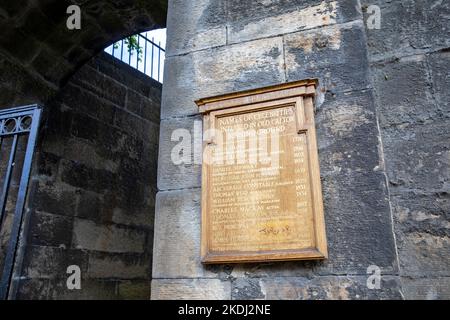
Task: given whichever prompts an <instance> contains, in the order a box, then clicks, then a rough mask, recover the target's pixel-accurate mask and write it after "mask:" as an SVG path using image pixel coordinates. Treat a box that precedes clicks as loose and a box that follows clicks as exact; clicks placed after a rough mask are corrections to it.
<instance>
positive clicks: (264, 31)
mask: <svg viewBox="0 0 450 320" xmlns="http://www.w3.org/2000/svg"><path fill="white" fill-rule="evenodd" d="M262 8H264V9H262ZM358 9H359V6H358V4H357V1H354V0H351V1H300V2H299V1H295V2H292V1H260V0H253V1H238V0H233V1H231V3H230V4H229V12H228V19H229V24H230V27H229V29H228V41H229V42H230V43H235V42H242V41H248V40H253V39H258V38H264V37H269V36H276V35H280V34H288V33H292V32H296V31H300V30H306V29H312V28H318V27H321V26H326V25H331V24H336V23H342V22H347V21H350V20H354V19H361V18H362V14H361V12H359V10H358ZM267 26H270V28H268V27H267Z"/></svg>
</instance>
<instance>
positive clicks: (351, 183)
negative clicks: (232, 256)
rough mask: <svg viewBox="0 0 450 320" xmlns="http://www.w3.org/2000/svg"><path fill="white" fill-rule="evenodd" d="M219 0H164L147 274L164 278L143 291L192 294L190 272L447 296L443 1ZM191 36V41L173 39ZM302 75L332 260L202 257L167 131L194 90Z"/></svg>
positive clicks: (190, 118)
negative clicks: (308, 92)
mask: <svg viewBox="0 0 450 320" xmlns="http://www.w3.org/2000/svg"><path fill="white" fill-rule="evenodd" d="M360 2H362V6H361V5H360ZM223 3H224V1H219V0H218V1H199V2H196V4H195V5H193V4H186V3H184V2H183V3H181V1H174V2H173V3H172V4H171V7H170V10H169V17H168V22H169V25H168V28H169V29H168V30H169V44H168V47H169V52H168V55H169V56H170V57H169V58H168V60H167V66H166V70H165V77H164V79H165V85H164V90H163V101H162V118H163V121H162V125H161V137H160V141H161V143H160V160H159V161H160V167H159V170H158V183H159V184H158V185H159V188H160V189H162V190H167V191H164V192H160V193H159V195H158V205H157V213H156V214H157V224H156V228H157V232H156V233H155V234H156V238H155V249H154V250H155V259H154V268H155V269H154V274H153V276H154V280H153V283H154V284H156V286H157V287H158V286H161V283H162V282H164V283H170V289H167V290H166V291H164V294H154V295H152V298H153V299H158V298H168V297H169V296H170V295H171V294H172V295H173V297H180V298H185V297H191V296H192V294H193V293H192V292H191V289H190V290H188V291H186V289H185V288H186V282H188V283H189V284H190V285H189V288H191V285H192V283H194V285H196V286H198V290H197V291H196V292H197V293H198V294H202V295H204V294H205V291H204V290H203V286H202V285H201V284H200V282H201V281H209V280H208V279H209V278H211V277H214V278H216V279H217V280H220V281H226V282H227V283H230V285H231V288H230V289H231V292H230V295H231V297H232V298H233V299H402V298H414V297H420V298H433V299H436V298H445V297H447V296H448V292H449V289H448V288H449V286H448V285H446V282H445V281H443V284H439V283H438V281H439V280H440V279H443V278H444V279H445V277H448V270H449V268H448V263H449V255H448V252H449V250H448V249H449V247H448V245H449V242H448V230H449V220H448V212H449V205H448V204H449V197H448V195H449V189H448V188H449V172H450V171H449V166H450V162H449V153H448V152H449V151H448V143H447V141H448V140H449V137H448V130H447V128H448V126H449V107H448V106H449V95H448V86H449V85H450V78H449V76H448V75H449V67H448V66H449V65H450V64H449V62H448V60H449V54H448V41H447V40H448V38H449V37H448V25H449V23H448V9H449V6H448V3H444V2H442V1H436V2H434V3H429V2H426V1H422V0H417V1H413V0H404V1H388V0H380V1H365V0H364V1H270V0H269V1H262V0H251V1H234V0H229V1H227V2H226V5H223ZM370 4H377V5H379V6H380V8H381V14H382V24H381V26H382V28H381V29H380V30H373V29H368V28H367V24H366V22H367V19H368V17H369V15H368V12H367V7H368V5H370ZM189 10H192V12H193V14H192V18H189V15H190V11H189ZM224 12H225V13H226V19H225V20H226V21H224V18H223V16H222V13H224ZM178 18H179V19H180V21H183V23H180V24H182V25H186V26H187V28H186V29H185V30H184V29H183V28H182V27H180V24H178ZM224 25H225V26H226V32H227V34H226V39H225V43H224V39H223V27H224ZM171 30H173V33H174V34H173V35H171V34H170V32H171ZM188 33H190V34H193V35H194V36H193V37H192V38H190V37H188V36H187V34H188ZM198 35H203V36H204V37H203V39H204V40H203V41H199V42H198V43H199V46H198V47H195V46H194V45H193V44H192V43H191V42H189V40H184V41H180V40H181V39H183V38H189V39H195V37H197V36H198ZM171 36H172V38H171ZM176 39H178V40H176ZM171 42H173V43H171ZM304 78H318V79H319V82H320V88H319V90H318V91H319V92H318V93H319V94H318V97H317V101H316V127H317V134H318V144H319V157H320V167H321V175H322V185H323V194H324V205H325V215H326V216H325V219H326V225H327V237H328V244H329V259H328V260H327V261H324V262H280V263H264V264H261V263H252V264H237V265H230V266H220V267H216V268H215V269H209V268H210V267H207V266H202V265H201V264H200V261H199V255H198V251H199V235H200V234H199V231H197V232H198V233H196V234H194V233H195V230H199V228H200V226H199V220H198V219H199V216H198V215H199V213H200V208H199V205H198V201H199V200H198V199H199V197H200V188H198V187H199V186H200V175H201V173H200V166H195V165H181V166H177V165H174V164H173V163H171V162H169V161H168V160H169V159H170V154H171V151H172V148H173V147H174V146H175V145H176V144H177V141H171V139H170V138H171V134H172V132H173V131H174V129H176V128H177V127H181V128H185V129H188V130H189V131H191V132H192V129H193V128H192V123H193V122H194V119H196V115H197V113H198V112H197V108H196V106H195V104H194V100H196V99H198V98H201V97H205V96H210V95H214V94H223V93H227V92H232V91H238V90H244V89H249V88H256V87H261V86H265V85H270V84H273V83H280V82H284V81H295V80H300V79H304ZM160 222H161V223H160ZM186 226H189V227H188V228H187V229H186ZM179 243H183V244H184V243H188V245H187V246H186V247H185V248H184V250H183V249H182V248H180V246H179V245H178V246H177V244H179ZM180 261H184V263H179V262H180ZM370 265H377V266H378V267H380V268H381V271H382V275H383V278H382V279H383V280H382V286H381V289H380V290H370V289H368V288H367V286H366V280H367V277H368V275H367V274H366V270H367V267H369V266H370ZM210 271H213V272H212V273H211V272H210ZM214 272H215V273H214ZM439 277H442V278H439ZM168 278H170V279H168ZM176 278H183V280H177V279H176ZM184 278H189V280H185V279H184ZM177 288H179V289H180V291H177ZM154 290H155V289H154ZM158 292H159V289H158ZM206 294H207V295H208V297H209V298H217V297H216V296H215V295H214V293H213V292H209V291H208V292H207V293H206Z"/></svg>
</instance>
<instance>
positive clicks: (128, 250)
mask: <svg viewBox="0 0 450 320" xmlns="http://www.w3.org/2000/svg"><path fill="white" fill-rule="evenodd" d="M41 98H42V97H41ZM34 99H36V98H34ZM37 99H39V98H37ZM160 99H161V84H159V83H157V82H156V81H154V80H152V79H150V78H148V77H147V76H145V75H143V74H141V73H140V72H138V71H136V70H134V69H132V68H131V67H129V66H127V65H126V64H124V63H122V62H120V61H118V60H116V59H114V58H112V57H111V56H109V55H107V54H104V53H101V54H100V55H99V56H97V57H95V58H94V59H93V60H91V61H90V62H89V63H88V64H87V65H85V66H83V67H82V68H81V69H80V70H78V71H77V73H76V74H75V75H74V76H73V77H72V79H71V80H70V81H69V82H68V83H67V84H66V85H65V86H64V87H63V88H62V89H61V90H59V91H58V93H57V95H56V96H55V97H53V98H52V99H51V101H50V102H48V103H47V104H45V106H44V119H43V122H42V125H41V129H40V132H39V138H38V145H37V147H36V153H35V161H34V162H35V164H34V166H33V172H32V178H31V181H30V187H29V195H28V204H27V211H26V217H27V219H25V224H24V232H23V237H22V239H23V240H22V242H21V244H20V248H19V251H18V254H19V255H18V257H19V259H18V262H17V264H16V267H15V275H14V281H13V291H12V297H15V298H17V299H76V298H84V299H102V298H106V299H117V298H119V299H133V298H134V299H148V298H149V296H150V278H151V263H152V244H153V220H154V199H155V193H156V168H157V154H158V138H159V117H160V115H159V112H160ZM34 102H36V100H35V101H34ZM9 106H11V105H9ZM69 265H78V266H79V267H80V269H81V277H82V281H81V285H82V289H81V290H73V291H71V290H68V289H67V287H66V281H67V277H68V276H69V275H68V274H66V270H67V267H68V266H69Z"/></svg>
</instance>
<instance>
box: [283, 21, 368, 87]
mask: <svg viewBox="0 0 450 320" xmlns="http://www.w3.org/2000/svg"><path fill="white" fill-rule="evenodd" d="M284 42H285V63H286V73H287V79H288V81H295V80H301V79H307V78H318V79H319V84H320V85H321V86H322V87H323V89H324V90H327V91H331V92H341V91H348V90H361V89H364V88H367V87H369V77H368V61H367V52H366V47H365V36H364V27H363V26H362V22H361V21H356V22H350V23H347V24H343V25H332V26H328V27H324V28H320V29H317V30H310V31H301V32H296V33H292V34H288V35H285V36H284Z"/></svg>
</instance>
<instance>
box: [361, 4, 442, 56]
mask: <svg viewBox="0 0 450 320" xmlns="http://www.w3.org/2000/svg"><path fill="white" fill-rule="evenodd" d="M361 4H362V6H363V9H364V10H363V12H365V17H366V18H367V12H366V11H367V7H368V6H369V5H378V6H379V7H380V8H381V17H382V20H381V26H382V27H381V30H376V29H369V30H367V40H368V43H367V45H368V47H369V54H370V57H371V59H372V60H385V59H386V58H389V57H402V56H406V55H411V54H414V53H417V52H421V51H423V50H429V49H431V50H436V49H441V48H448V46H449V45H450V37H449V36H450V24H449V13H450V4H449V3H448V1H434V2H432V3H431V2H430V1H427V0H401V1H390V0H362V1H361Z"/></svg>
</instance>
